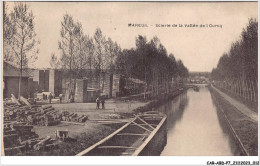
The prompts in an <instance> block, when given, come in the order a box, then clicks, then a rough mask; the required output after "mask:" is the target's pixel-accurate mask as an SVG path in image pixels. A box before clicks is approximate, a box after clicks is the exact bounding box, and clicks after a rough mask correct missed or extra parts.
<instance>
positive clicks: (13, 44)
mask: <svg viewBox="0 0 260 166" xmlns="http://www.w3.org/2000/svg"><path fill="white" fill-rule="evenodd" d="M7 19H9V20H7ZM8 21H9V23H7V22H8ZM5 23H7V24H6V26H8V28H6V29H8V32H10V33H9V34H8V35H10V36H9V37H10V38H9V39H8V40H9V41H8V42H7V44H8V45H9V46H10V48H11V50H10V52H9V53H10V54H11V55H13V58H14V61H15V62H16V63H17V65H19V66H20V79H19V92H18V98H20V95H21V80H22V71H23V67H25V66H28V63H29V62H34V60H36V59H37V54H38V53H39V50H38V48H37V45H38V44H39V43H40V42H39V41H38V40H37V39H36V33H35V23H34V15H33V13H32V11H29V6H28V5H27V4H26V3H23V2H15V5H14V8H13V10H12V11H11V13H10V15H9V17H6V20H5ZM6 32H7V31H6ZM8 35H7V34H5V39H7V38H8V37H7V36H8Z"/></svg>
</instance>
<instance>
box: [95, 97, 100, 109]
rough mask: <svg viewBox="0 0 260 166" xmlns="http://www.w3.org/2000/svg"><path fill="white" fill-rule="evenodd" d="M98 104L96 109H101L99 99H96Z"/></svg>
mask: <svg viewBox="0 0 260 166" xmlns="http://www.w3.org/2000/svg"><path fill="white" fill-rule="evenodd" d="M96 103H97V106H96V109H99V105H100V100H99V97H98V98H97V99H96Z"/></svg>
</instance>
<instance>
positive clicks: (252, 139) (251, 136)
mask: <svg viewBox="0 0 260 166" xmlns="http://www.w3.org/2000/svg"><path fill="white" fill-rule="evenodd" d="M209 89H210V92H211V95H213V96H214V99H215V100H217V102H216V103H217V107H218V108H220V107H221V108H222V109H223V111H224V113H225V115H226V116H227V118H228V120H229V121H230V123H231V126H232V127H233V129H234V130H235V132H236V134H237V135H238V137H239V139H240V140H241V142H242V144H243V146H244V147H245V149H246V150H247V151H248V153H249V155H250V156H257V155H258V124H257V123H255V122H252V121H251V120H250V119H249V118H248V117H246V116H245V115H243V114H242V113H240V112H239V111H238V110H237V109H236V108H235V107H234V106H232V105H231V104H230V103H228V102H227V101H226V100H225V99H224V98H223V97H222V96H220V95H219V94H218V93H217V92H216V91H214V90H213V89H212V88H209Z"/></svg>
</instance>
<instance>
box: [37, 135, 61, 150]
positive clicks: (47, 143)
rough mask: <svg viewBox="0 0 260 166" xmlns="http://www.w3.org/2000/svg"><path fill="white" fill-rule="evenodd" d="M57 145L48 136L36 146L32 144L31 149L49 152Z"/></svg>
mask: <svg viewBox="0 0 260 166" xmlns="http://www.w3.org/2000/svg"><path fill="white" fill-rule="evenodd" d="M56 145H57V143H56V142H55V140H53V139H51V137H50V136H47V137H45V138H44V139H42V140H40V141H38V142H37V143H36V144H34V146H33V149H34V150H49V149H51V148H53V147H55V146H56Z"/></svg>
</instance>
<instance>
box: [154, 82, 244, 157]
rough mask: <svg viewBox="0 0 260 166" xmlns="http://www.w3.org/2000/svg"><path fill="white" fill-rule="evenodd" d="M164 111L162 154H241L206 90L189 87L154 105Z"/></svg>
mask: <svg viewBox="0 0 260 166" xmlns="http://www.w3.org/2000/svg"><path fill="white" fill-rule="evenodd" d="M158 110H159V111H161V112H164V113H165V114H167V118H168V119H167V144H166V146H165V147H164V150H163V151H162V153H161V155H162V156H219V155H221V156H233V155H241V151H240V150H239V146H238V145H237V143H236V141H235V139H234V138H233V136H232V134H231V133H230V131H229V129H228V127H227V125H226V122H225V120H224V118H223V117H222V114H221V113H219V111H217V107H216V106H215V104H214V101H213V99H212V96H211V94H210V91H209V90H208V88H207V87H206V86H205V85H200V90H199V91H198V92H197V91H194V90H193V89H189V90H187V91H186V92H184V93H183V94H181V95H180V96H178V97H176V98H175V99H174V100H172V101H170V102H167V103H166V104H164V105H163V106H161V107H159V108H158Z"/></svg>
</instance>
